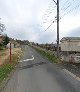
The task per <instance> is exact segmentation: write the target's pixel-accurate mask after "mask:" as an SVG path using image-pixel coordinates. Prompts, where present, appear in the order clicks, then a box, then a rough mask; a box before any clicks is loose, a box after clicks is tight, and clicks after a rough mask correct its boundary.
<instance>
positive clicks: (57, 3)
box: [53, 0, 59, 58]
mask: <svg viewBox="0 0 80 92" xmlns="http://www.w3.org/2000/svg"><path fill="white" fill-rule="evenodd" d="M53 1H54V3H55V4H56V6H57V58H59V0H57V2H56V1H55V0H53Z"/></svg>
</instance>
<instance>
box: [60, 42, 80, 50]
mask: <svg viewBox="0 0 80 92" xmlns="http://www.w3.org/2000/svg"><path fill="white" fill-rule="evenodd" d="M61 51H78V52H80V42H79V41H72V42H69V41H63V42H61Z"/></svg>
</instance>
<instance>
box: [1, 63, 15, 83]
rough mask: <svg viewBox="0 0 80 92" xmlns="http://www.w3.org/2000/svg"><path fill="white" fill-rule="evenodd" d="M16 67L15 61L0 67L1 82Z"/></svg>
mask: <svg viewBox="0 0 80 92" xmlns="http://www.w3.org/2000/svg"><path fill="white" fill-rule="evenodd" d="M14 67H15V64H14V63H12V64H10V63H8V64H5V65H3V66H2V67H0V84H1V83H2V81H3V80H4V79H6V78H7V77H8V75H9V74H10V72H11V71H12V70H13V69H14Z"/></svg>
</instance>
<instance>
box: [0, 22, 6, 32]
mask: <svg viewBox="0 0 80 92" xmlns="http://www.w3.org/2000/svg"><path fill="white" fill-rule="evenodd" d="M4 30H6V28H5V24H3V23H1V22H0V34H1V33H2V32H3V31H4Z"/></svg>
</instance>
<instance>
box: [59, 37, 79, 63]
mask: <svg viewBox="0 0 80 92" xmlns="http://www.w3.org/2000/svg"><path fill="white" fill-rule="evenodd" d="M60 42H61V52H62V56H61V60H62V61H67V62H76V63H80V37H63V38H62V39H61V41H60Z"/></svg>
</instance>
